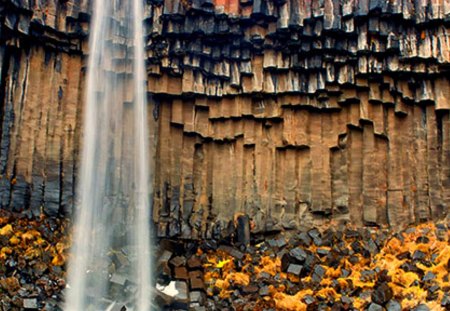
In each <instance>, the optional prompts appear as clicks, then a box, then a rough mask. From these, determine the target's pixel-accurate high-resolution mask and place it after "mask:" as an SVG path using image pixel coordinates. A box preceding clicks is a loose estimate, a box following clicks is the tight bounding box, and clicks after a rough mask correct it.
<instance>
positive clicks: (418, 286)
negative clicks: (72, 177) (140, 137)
mask: <svg viewBox="0 0 450 311" xmlns="http://www.w3.org/2000/svg"><path fill="white" fill-rule="evenodd" d="M69 228H70V224H69V222H68V221H67V220H62V219H55V218H46V217H41V218H40V219H32V220H30V219H28V218H27V217H25V216H24V215H22V216H18V215H13V214H10V213H8V212H4V211H2V212H1V214H0V310H2V311H6V310H24V309H25V310H62V306H63V300H64V290H65V288H66V281H65V277H66V274H65V264H66V262H67V261H68V258H69V249H70V229H69ZM242 235H243V236H242ZM449 235H450V230H449V226H448V223H444V222H441V223H424V224H420V225H418V226H411V227H407V228H404V229H403V230H401V231H397V232H392V231H388V230H385V229H375V228H363V229H353V228H351V227H349V226H346V227H339V226H330V227H329V228H328V229H325V230H321V231H319V230H318V229H311V230H309V231H302V232H286V233H285V234H284V233H280V234H277V235H274V236H271V237H268V236H264V237H263V236H259V237H254V236H250V235H248V232H247V233H245V232H244V233H242V232H239V230H237V231H236V232H235V233H234V234H232V235H231V236H230V237H228V238H225V239H223V240H207V241H195V242H192V241H191V242H188V241H171V240H160V241H158V248H159V250H158V252H157V254H156V255H157V264H156V269H157V270H156V271H157V273H156V278H157V279H156V286H155V305H156V306H157V307H158V308H159V309H161V310H261V311H262V310H266V311H274V310H286V311H301V310H371V311H375V310H390V311H395V310H417V311H418V310H450V293H449V292H450V274H449V270H450V243H449ZM116 252H117V251H114V252H112V254H115V253H116ZM111 263H112V264H113V263H114V259H113V258H111ZM113 276H114V273H112V275H111V277H113ZM127 282H129V281H127ZM110 298H111V297H110ZM112 298H114V297H112ZM116 306H117V307H118V310H126V306H125V305H124V306H120V305H119V304H116Z"/></svg>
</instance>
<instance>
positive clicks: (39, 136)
mask: <svg viewBox="0 0 450 311" xmlns="http://www.w3.org/2000/svg"><path fill="white" fill-rule="evenodd" d="M89 10H90V9H89V3H88V1H80V0H75V1H71V0H69V1H56V0H54V1H42V0H41V1H37V2H36V4H33V6H31V5H30V4H28V1H25V0H22V1H18V0H16V1H13V0H7V1H6V2H4V3H2V4H0V12H1V13H0V16H1V17H0V25H1V27H0V59H1V61H0V62H1V64H2V67H1V90H2V93H0V95H1V96H2V97H1V98H0V99H1V104H2V107H1V108H2V109H1V111H2V113H1V118H2V123H1V124H2V126H1V141H0V144H1V145H0V146H1V148H0V152H1V154H0V171H1V172H0V174H2V178H1V179H0V195H1V204H2V206H3V207H4V208H9V209H16V210H31V211H33V212H34V213H38V212H39V209H40V207H41V206H43V207H44V210H45V211H46V212H48V213H51V214H58V213H62V212H67V211H70V210H71V209H72V206H73V197H74V184H75V179H76V167H77V165H78V153H79V149H80V137H81V130H82V129H81V122H82V117H83V114H82V108H83V100H84V98H83V85H84V72H83V68H84V62H85V58H86V57H85V56H86V54H87V53H88V51H87V40H86V38H87V35H88V30H89V16H90V13H89ZM146 16H147V18H146V20H145V23H146V29H147V57H148V59H147V70H148V77H149V78H148V91H149V96H150V98H151V104H150V107H149V109H150V110H151V111H152V116H153V119H152V120H149V123H150V124H151V127H152V128H153V133H154V136H155V137H156V142H155V143H156V157H155V161H156V162H155V163H156V165H155V177H154V181H153V182H154V189H155V191H154V219H155V222H156V223H157V233H158V234H159V235H160V236H180V237H183V238H200V237H210V236H213V235H217V234H221V233H224V232H226V231H227V230H229V229H230V224H231V225H232V224H233V219H234V217H235V216H236V215H237V214H239V213H246V214H249V215H250V217H251V218H252V221H253V223H254V224H255V227H254V229H253V230H254V231H271V230H279V229H283V228H285V229H286V228H296V227H299V226H302V225H311V224H322V223H324V222H328V221H331V220H337V221H341V220H342V221H351V222H352V223H354V224H356V225H363V224H366V225H379V226H385V225H386V226H387V225H391V226H398V225H402V224H406V223H410V222H418V221H422V220H427V219H432V218H441V217H444V216H445V215H446V214H447V213H448V208H449V207H448V206H449V205H450V115H449V111H450V82H449V73H448V70H449V68H450V66H449V65H450V37H449V35H450V26H449V25H450V24H449V21H450V3H447V1H432V0H428V1H427V0H421V1H411V0H406V1H397V0H393V1H377V0H370V1H369V0H346V1H337V0H317V1H305V0H288V1H286V0H268V1H261V0H250V1H247V0H241V1H237V0H215V1H209V0H193V1H191V2H190V1H178V0H166V1H147V4H146ZM118 23H119V22H118ZM119 24H120V23H119ZM112 44H120V43H118V42H112ZM121 58H123V55H117V61H120V60H121ZM124 70H125V71H126V69H124ZM155 121H156V122H155Z"/></svg>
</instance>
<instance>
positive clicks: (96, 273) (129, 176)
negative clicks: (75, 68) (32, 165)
mask: <svg viewBox="0 0 450 311" xmlns="http://www.w3.org/2000/svg"><path fill="white" fill-rule="evenodd" d="M143 12H144V8H143V2H142V0H94V3H93V16H92V21H91V28H90V39H89V44H90V46H89V58H88V64H87V84H86V98H85V101H86V105H85V111H84V112H83V116H84V129H83V133H84V136H83V138H82V154H81V159H80V160H81V167H80V170H79V179H78V185H77V196H78V197H77V209H76V214H75V222H74V233H73V248H72V254H71V259H70V261H69V268H68V286H69V289H68V292H67V296H66V304H65V310H69V311H72V310H73V311H80V310H95V311H98V310H107V309H110V308H111V306H112V305H113V304H114V303H119V302H120V303H123V304H128V305H130V306H133V307H132V309H134V310H138V311H148V310H150V302H151V299H150V297H151V294H150V293H151V253H150V245H151V239H150V211H151V206H150V200H149V197H150V193H151V188H150V182H149V176H150V171H149V158H150V157H149V151H148V150H149V148H148V145H149V144H148V137H149V136H148V129H147V124H148V122H147V96H146V87H145V83H146V70H145V63H144V31H143ZM124 258H125V259H124ZM119 259H122V260H119ZM112 280H113V282H112ZM118 280H119V281H118ZM120 280H121V281H120Z"/></svg>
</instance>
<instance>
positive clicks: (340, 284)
mask: <svg viewBox="0 0 450 311" xmlns="http://www.w3.org/2000/svg"><path fill="white" fill-rule="evenodd" d="M370 230H372V231H370V232H372V233H371V234H370V235H367V234H366V236H369V238H370V239H371V240H372V241H365V240H362V241H361V239H358V238H354V237H353V238H352V237H351V236H352V235H351V234H350V235H349V237H348V238H344V239H343V240H339V242H342V243H341V244H340V246H339V247H340V249H338V248H337V247H336V246H333V245H332V246H323V245H321V246H316V245H314V244H312V245H310V246H295V245H287V246H286V247H285V249H284V250H282V251H280V250H277V252H274V251H273V250H271V249H270V246H268V244H266V245H264V243H260V244H258V245H256V246H255V247H254V249H253V250H252V252H253V253H252V256H250V255H249V254H246V255H245V256H244V257H243V259H242V260H241V263H240V264H239V266H240V267H241V268H239V269H238V268H237V266H236V265H235V263H236V264H237V263H238V262H239V260H237V259H235V258H234V259H233V258H232V257H230V256H228V255H226V256H225V255H223V254H221V253H210V254H209V255H208V262H211V263H212V264H208V263H205V268H206V275H207V276H208V277H207V282H208V283H209V284H210V286H213V287H214V286H216V287H219V288H220V289H221V291H220V297H228V298H229V299H231V300H233V299H234V298H233V297H231V295H236V293H237V292H238V293H241V295H242V297H246V294H245V291H243V287H244V286H249V285H250V286H251V285H252V284H254V286H257V288H264V286H266V287H267V290H264V291H263V292H264V295H262V296H251V295H250V296H248V297H253V298H251V299H252V301H253V299H256V298H255V297H259V298H257V299H259V300H261V301H265V302H266V303H270V302H271V301H273V303H274V304H275V306H276V310H285V311H299V310H313V309H314V308H315V307H317V306H318V304H322V305H327V306H331V305H333V304H334V303H336V302H339V303H340V304H341V305H342V306H346V307H345V308H347V309H351V310H363V309H366V308H368V306H369V305H371V304H373V303H378V304H383V305H384V304H386V303H387V300H386V301H384V300H383V299H388V300H389V299H393V300H395V301H396V302H397V303H398V304H400V305H401V308H402V309H403V310H411V309H414V308H415V307H417V306H418V305H420V304H423V305H426V306H428V308H429V309H430V310H444V309H445V308H443V307H442V305H441V303H440V302H441V301H442V303H443V304H444V303H446V302H445V301H446V300H445V299H447V298H445V299H444V297H446V295H448V293H449V292H450V283H449V279H450V274H449V265H450V244H449V240H448V236H449V230H448V228H447V227H445V226H442V225H441V226H440V227H439V228H437V227H436V225H435V224H422V225H419V226H417V227H411V228H408V229H406V230H404V231H403V232H401V233H397V234H394V233H391V234H390V237H389V234H387V232H384V233H377V231H374V230H373V229H370ZM438 233H439V236H438ZM377 234H380V236H381V237H382V238H380V239H378V237H379V236H378V235H377ZM373 241H377V244H370V243H373ZM336 243H337V242H336ZM272 245H276V244H274V243H272ZM370 245H372V246H370ZM374 245H375V246H374ZM369 246H370V247H371V248H370V249H369ZM294 248H295V249H296V252H294V253H292V252H291V251H292V250H293V249H294ZM298 248H301V249H303V251H304V254H303V253H302V252H301V251H299V250H298ZM332 252H335V253H339V254H337V255H335V254H333V255H332V256H331V255H330V254H331V253H332ZM275 254H278V256H275ZM324 254H325V255H327V254H328V256H324ZM283 256H284V257H283ZM286 256H288V257H286ZM296 256H297V257H296ZM302 256H307V257H308V258H309V259H308V260H309V262H310V263H309V264H308V263H306V262H303V261H302ZM285 257H286V258H285ZM291 263H294V265H297V266H301V267H302V269H300V270H298V268H297V270H295V269H296V267H294V268H292V269H293V270H288V269H289V268H288V267H289V265H290V264H291ZM330 263H333V264H330ZM283 266H284V268H283ZM289 271H291V272H289ZM295 271H297V272H296V273H299V275H294V274H293V273H292V272H295ZM219 272H220V273H219ZM268 278H269V279H268ZM264 284H266V285H264ZM382 284H385V285H383V286H384V287H383V286H381V285H382ZM236 290H237V291H236ZM377 291H381V294H380V293H377ZM208 294H209V295H210V296H212V295H214V292H213V291H209V292H208ZM380 295H381V296H380ZM308 296H310V297H308ZM380 297H381V298H380ZM384 297H387V298H384ZM248 299H250V298H248ZM374 299H375V301H374ZM240 300H243V301H245V298H242V299H240ZM241 303H244V302H241ZM257 305H258V303H257ZM260 305H264V303H263V302H261V304H260ZM314 306H315V307H314ZM447 307H448V306H447ZM238 309H239V308H238ZM239 310H240V309H239Z"/></svg>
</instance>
